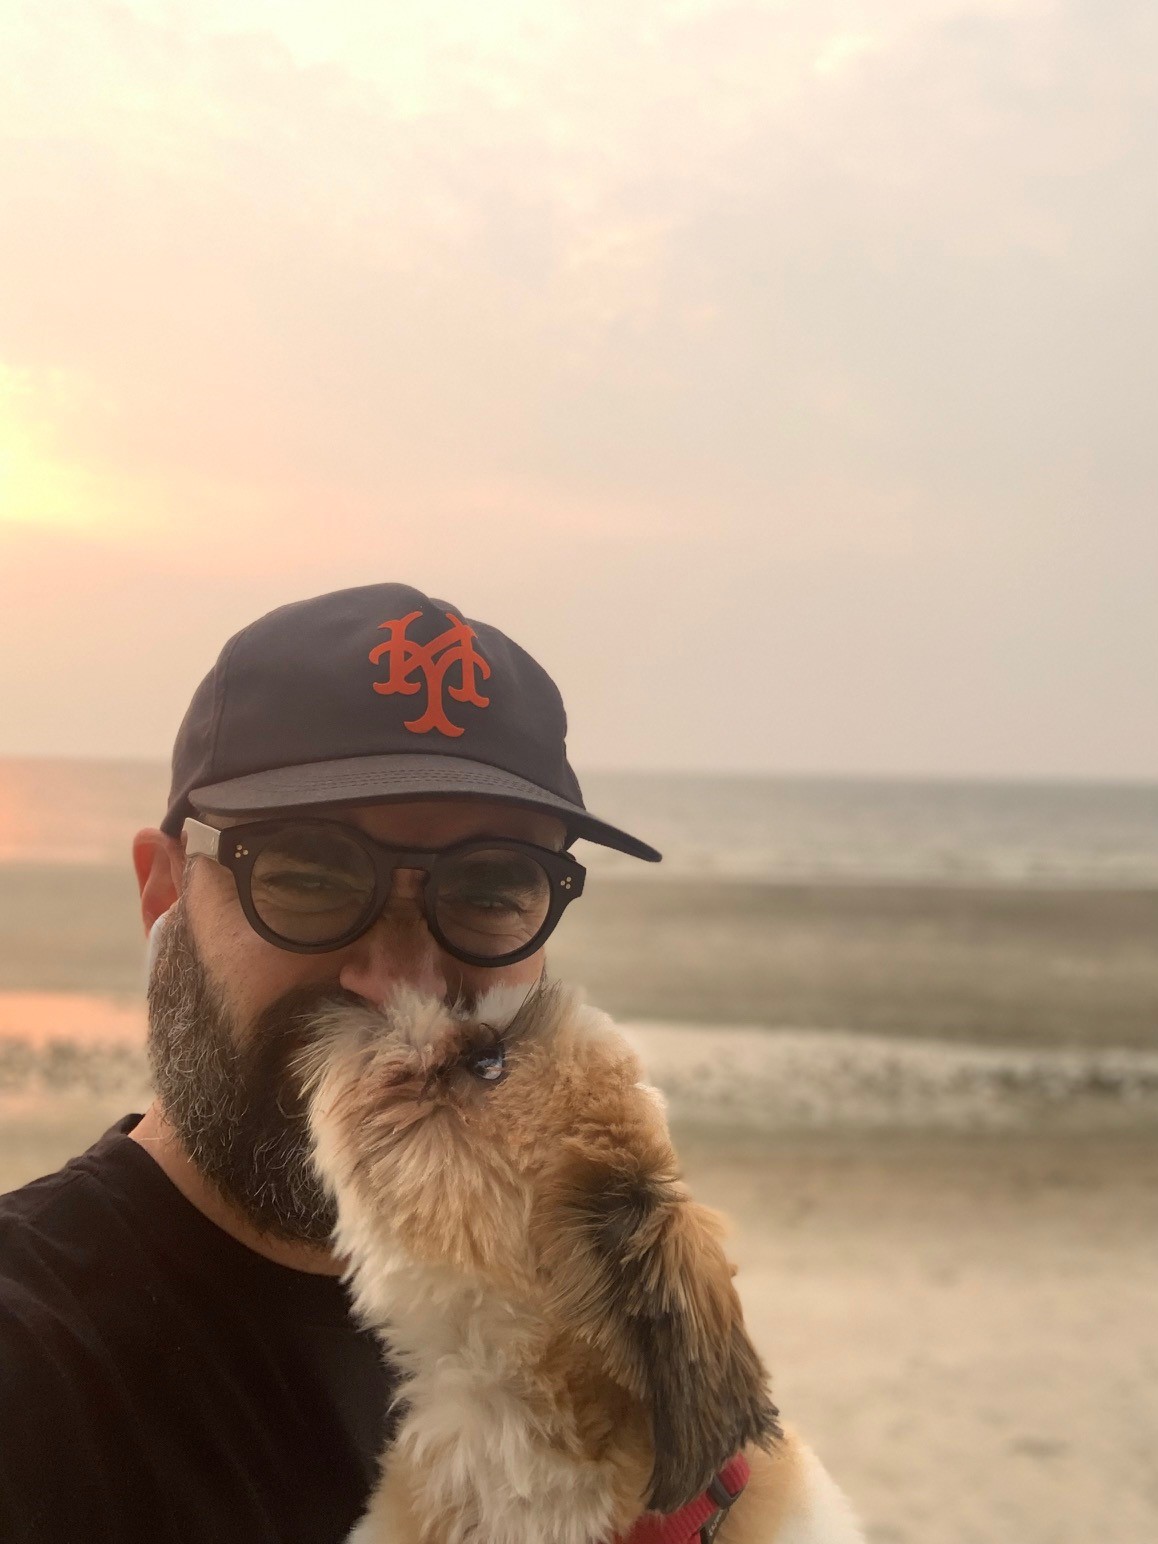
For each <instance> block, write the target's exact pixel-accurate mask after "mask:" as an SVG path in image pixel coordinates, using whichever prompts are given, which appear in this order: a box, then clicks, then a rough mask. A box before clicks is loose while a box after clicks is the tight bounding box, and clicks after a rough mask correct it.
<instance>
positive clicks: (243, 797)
mask: <svg viewBox="0 0 1158 1544" xmlns="http://www.w3.org/2000/svg"><path fill="white" fill-rule="evenodd" d="M455 797H458V798H463V797H466V798H477V799H498V800H500V801H503V802H505V803H508V804H518V805H521V806H522V807H523V808H525V809H533V810H542V811H544V813H546V814H548V815H558V816H559V817H560V819H562V820H563V822H564V823H565V825H566V827H567V835H568V839H569V840H572V841H573V840H575V839H576V838H577V837H583V838H585V839H586V840H587V841H589V842H596V843H597V844H598V845H599V846H600V847H612V848H614V849H615V851H616V852H625V853H628V854H629V855H630V856H631V857H633V858H642V859H643V860H644V862H645V863H658V862H659V861H660V858H661V856H662V854H660V853H658V852H657V851H656V849H655V848H654V847H649V846H648V844H647V843H646V842H641V841H639V840H638V838H636V837H634V836H629V835H628V833H627V832H626V831H621V830H619V828H618V827H617V826H612V825H608V823H607V822H606V821H605V820H597V819H596V818H595V816H594V815H590V814H588V812H587V811H586V810H585V809H583V808H582V806H581V805H578V804H573V803H572V802H571V801H570V800H569V799H564V798H561V797H560V796H559V795H558V794H555V793H552V792H551V791H550V790H549V789H547V788H540V787H539V785H538V784H537V783H530V782H528V781H527V780H526V778H523V777H516V776H515V774H514V773H513V772H504V771H503V770H502V768H501V767H492V766H488V765H487V764H486V763H485V762H481V761H468V760H467V759H466V758H465V757H462V756H407V755H391V756H354V757H349V758H347V759H345V760H342V761H314V762H309V763H308V764H306V765H304V766H297V767H275V768H274V769H273V770H271V771H269V772H251V773H249V774H248V775H247V776H246V777H235V778H231V779H229V781H228V782H224V783H211V784H209V785H208V786H207V787H205V788H194V789H193V791H192V792H191V793H190V795H189V802H190V803H191V804H194V805H196V807H197V808H198V809H199V810H200V811H201V812H202V813H204V814H206V815H230V816H234V815H265V814H272V813H274V812H277V813H281V812H283V811H286V810H312V809H316V808H318V807H319V806H322V805H326V806H333V805H344V804H389V803H393V802H396V801H398V800H400V799H438V798H455Z"/></svg>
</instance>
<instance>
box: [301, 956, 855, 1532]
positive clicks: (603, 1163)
mask: <svg viewBox="0 0 1158 1544" xmlns="http://www.w3.org/2000/svg"><path fill="white" fill-rule="evenodd" d="M315 1027H316V1031H317V1033H316V1035H315V1036H314V1037H313V1038H312V1040H311V1044H310V1046H309V1048H308V1050H307V1051H306V1052H305V1053H304V1054H303V1057H302V1061H301V1072H302V1076H303V1086H304V1089H305V1093H306V1097H307V1099H308V1108H309V1123H310V1131H311V1135H312V1138H313V1144H314V1161H315V1164H316V1166H317V1168H318V1171H319V1173H320V1174H321V1176H322V1178H323V1180H324V1182H325V1183H326V1185H327V1186H328V1188H329V1189H330V1190H331V1191H332V1193H333V1195H334V1197H335V1199H336V1202H337V1211H338V1224H337V1229H336V1232H335V1244H336V1247H337V1249H338V1251H339V1252H340V1254H341V1255H342V1256H343V1257H344V1258H345V1259H346V1261H347V1262H348V1280H349V1282H350V1284H351V1288H352V1291H353V1295H354V1300H355V1304H356V1307H357V1309H358V1311H359V1313H360V1314H361V1316H362V1317H363V1318H364V1319H365V1321H366V1322H367V1323H368V1324H370V1325H372V1326H373V1327H374V1328H375V1329H376V1330H377V1331H378V1332H379V1333H380V1334H381V1335H382V1337H383V1340H384V1342H385V1343H386V1345H387V1346H388V1350H389V1355H390V1358H391V1360H392V1361H393V1362H394V1363H395V1364H396V1366H397V1367H398V1369H399V1371H400V1375H401V1379H402V1382H401V1387H400V1393H399V1404H398V1407H397V1408H398V1422H397V1428H396V1430H395V1432H394V1436H393V1440H392V1442H391V1444H390V1446H389V1448H388V1450H387V1452H386V1453H385V1454H384V1455H383V1462H382V1472H381V1480H380V1483H379V1485H378V1488H377V1490H376V1491H375V1493H374V1496H373V1498H372V1501H371V1504H370V1507H369V1510H368V1512H367V1513H366V1515H365V1516H364V1518H363V1519H362V1521H361V1522H360V1523H359V1525H358V1527H357V1528H356V1530H355V1532H354V1534H353V1535H352V1536H351V1544H353V1541H357V1544H603V1541H609V1540H612V1539H618V1538H621V1537H623V1536H624V1535H627V1534H628V1533H629V1532H630V1531H631V1529H632V1527H633V1525H634V1524H636V1523H637V1521H638V1520H639V1519H640V1517H641V1514H643V1513H645V1512H649V1513H650V1512H658V1513H671V1512H674V1511H676V1510H677V1509H679V1508H681V1507H683V1506H684V1505H685V1504H686V1503H688V1502H689V1501H691V1500H692V1499H693V1498H696V1497H698V1496H700V1495H701V1493H703V1492H704V1491H705V1489H706V1488H707V1487H708V1486H709V1485H710V1484H711V1482H712V1480H713V1477H714V1476H715V1475H716V1474H717V1472H718V1471H719V1470H720V1469H721V1467H722V1466H723V1465H724V1464H725V1463H726V1461H727V1460H729V1459H730V1458H731V1457H732V1455H734V1454H736V1453H738V1452H741V1451H743V1452H744V1453H745V1455H746V1457H747V1460H748V1462H749V1464H750V1465H751V1470H752V1476H751V1480H750V1482H749V1484H748V1486H747V1488H746V1489H745V1490H744V1492H743V1494H742V1495H741V1496H740V1499H739V1500H738V1501H737V1502H736V1504H735V1505H734V1506H733V1507H732V1508H731V1510H730V1511H729V1512H728V1513H727V1516H726V1518H725V1519H724V1521H723V1524H722V1526H721V1527H720V1530H719V1534H718V1544H757V1541H759V1544H855V1541H857V1540H860V1538H861V1534H860V1532H859V1529H858V1528H857V1526H856V1524H855V1522H854V1521H853V1519H852V1516H851V1514H850V1513H849V1511H848V1509H847V1506H846V1504H845V1503H844V1501H843V1498H842V1497H841V1496H840V1494H839V1492H838V1491H837V1490H836V1487H835V1486H834V1485H833V1483H832V1481H831V1480H830V1479H829V1478H828V1476H827V1475H826V1474H825V1472H824V1470H823V1469H822V1468H821V1467H820V1465H819V1464H818V1463H817V1461H816V1460H815V1458H813V1457H812V1455H811V1453H810V1452H809V1451H808V1450H807V1449H806V1448H805V1447H803V1445H802V1444H800V1443H799V1442H798V1441H797V1440H796V1439H794V1438H793V1436H792V1435H791V1433H787V1434H786V1433H785V1432H783V1431H782V1430H781V1428H780V1425H779V1423H778V1420H777V1411H776V1409H775V1407H774V1406H773V1405H772V1403H771V1401H770V1399H769V1397H768V1393H767V1387H766V1376H765V1373H764V1370H763V1368H762V1367H761V1364H760V1361H759V1358H758V1357H757V1354H756V1352H755V1350H754V1348H753V1346H752V1344H751V1342H750V1340H749V1339H748V1336H747V1334H746V1332H745V1330H744V1325H743V1319H742V1316H741V1310H740V1303H739V1299H738V1298H737V1295H736V1292H735V1289H734V1287H733V1285H732V1270H731V1267H730V1266H729V1264H728V1261H727V1259H726V1257H725V1255H724V1252H723V1249H722V1247H721V1243H720V1239H721V1234H722V1226H721V1222H720V1219H719V1218H718V1217H717V1216H716V1215H715V1214H714V1213H712V1212H710V1211H708V1210H707V1209H706V1208H705V1207H703V1206H700V1205H698V1204H697V1203H696V1202H695V1201H694V1200H692V1198H691V1196H690V1195H689V1194H688V1192H687V1189H686V1187H685V1186H684V1184H683V1182H682V1181H681V1179H680V1173H679V1167H678V1163H677V1160H676V1155H675V1152H674V1150H673V1148H672V1144H671V1140H670V1137H669V1135H668V1130H667V1125H666V1121H665V1119H664V1110H663V1101H662V1098H661V1097H660V1096H659V1094H658V1093H657V1091H656V1090H655V1089H653V1088H650V1087H648V1085H647V1084H646V1083H644V1082H643V1080H642V1072H641V1068H640V1066H639V1063H638V1061H637V1059H636V1057H635V1055H634V1054H633V1052H632V1051H631V1049H630V1048H629V1046H628V1045H627V1044H626V1042H625V1041H624V1040H623V1038H622V1037H621V1036H620V1034H619V1033H618V1031H617V1030H616V1029H615V1028H614V1026H613V1025H612V1024H611V1022H610V1020H609V1019H607V1018H606V1017H605V1016H604V1015H603V1014H600V1013H598V1012H596V1011H595V1010H593V1009H591V1008H589V1007H586V1006H585V1005H583V1004H582V1002H581V1001H580V1000H579V999H578V998H577V997H576V995H575V994H574V993H572V992H570V991H568V990H567V989H565V988H562V987H559V986H551V987H547V988H541V989H538V990H536V991H534V992H533V993H532V994H531V996H530V997H529V998H526V999H525V1000H524V997H523V994H522V993H521V992H520V993H518V994H517V995H516V996H515V997H514V998H512V996H511V995H510V994H503V993H492V994H490V995H489V996H488V997H487V998H485V999H484V1000H483V1001H482V1002H481V1003H480V1004H479V1005H478V1006H477V1007H476V1009H475V1011H474V1012H473V1013H470V1014H468V1013H466V1012H458V1011H454V1010H451V1009H448V1008H447V1007H445V1006H444V1005H443V1004H441V1003H435V1002H432V1001H427V1000H423V999H421V998H418V997H416V996H413V995H410V994H407V993H402V994H400V995H399V996H398V997H397V998H396V999H395V1000H394V1001H393V1002H391V1003H389V1004H387V1005H385V1006H384V1007H383V1009H382V1010H381V1011H380V1012H379V1011H374V1010H371V1009H369V1008H367V1009H364V1010H363V1009H360V1008H357V1007H344V1008H335V1009H334V1010H333V1012H332V1013H330V1014H327V1015H326V1016H324V1017H323V1018H322V1019H321V1020H320V1021H319V1022H318V1024H317V1025H316V1026H315ZM641 1526H644V1527H646V1526H648V1524H646V1523H645V1524H642V1525H641Z"/></svg>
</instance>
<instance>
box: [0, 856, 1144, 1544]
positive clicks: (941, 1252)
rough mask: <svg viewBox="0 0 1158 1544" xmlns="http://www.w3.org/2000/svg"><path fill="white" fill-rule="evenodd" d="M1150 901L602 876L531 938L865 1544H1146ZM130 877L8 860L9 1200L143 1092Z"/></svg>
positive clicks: (1075, 893)
mask: <svg viewBox="0 0 1158 1544" xmlns="http://www.w3.org/2000/svg"><path fill="white" fill-rule="evenodd" d="M1156 938H1158V892H1155V891H1153V890H1143V889H1136V890H1127V889H1117V890H1111V889H1101V890H1099V889H1071V890H1066V889H1047V888H1041V889H1032V888H1024V887H1023V888H1018V889H1013V888H1004V889H1003V888H1001V887H999V886H990V887H972V888H968V887H956V886H938V885H930V884H923V883H922V884H889V885H884V884H862V883H823V884H821V883H792V884H788V883H785V884H775V885H772V884H755V883H747V882H742V881H737V880H732V881H727V882H724V881H709V880H705V879H700V880H695V881H692V880H686V879H681V878H674V879H667V880H664V881H657V882H654V883H651V882H648V881H646V880H622V879H619V878H615V879H614V880H607V881H606V882H603V881H601V882H600V883H597V884H594V885H593V886H592V888H591V893H590V894H589V896H587V897H585V899H584V902H583V905H582V907H576V908H574V909H573V911H572V913H571V915H570V916H569V917H568V919H567V925H566V926H565V927H564V928H562V929H560V931H559V933H558V934H557V935H556V938H555V939H554V940H553V942H552V947H551V951H550V965H551V969H552V971H553V972H554V973H555V974H556V975H558V976H561V977H564V978H567V979H571V980H575V981H578V982H582V983H583V984H584V985H585V987H586V988H587V991H588V995H589V996H590V997H591V999H592V1000H593V1001H596V1002H598V1003H599V1004H600V1005H602V1006H605V1007H607V1008H608V1009H609V1010H611V1011H612V1012H613V1013H614V1014H615V1015H616V1016H617V1017H618V1018H619V1019H620V1021H621V1022H623V1023H624V1024H625V1028H626V1029H627V1032H628V1033H629V1034H630V1035H631V1036H632V1037H633V1039H634V1041H635V1043H636V1045H637V1047H638V1049H639V1051H640V1053H641V1055H642V1057H643V1058H644V1061H645V1063H646V1065H647V1066H648V1068H649V1071H650V1074H651V1076H652V1077H653V1078H654V1080H655V1081H657V1082H658V1083H659V1084H660V1086H662V1087H663V1088H664V1090H665V1093H666V1095H667V1098H668V1103H669V1109H670V1112H671V1116H672V1120H673V1127H674V1129H675V1130H676V1133H677V1138H678V1141H679V1145H680V1149H681V1154H682V1156H683V1158H684V1161H685V1165H686V1169H687V1173H688V1176H689V1178H690V1180H691V1182H692V1184H693V1187H694V1188H695V1190H696V1192H697V1193H698V1194H699V1195H700V1197H701V1198H703V1199H704V1200H706V1201H708V1202H710V1203H711V1204H713V1205H716V1206H718V1207H720V1208H721V1209H722V1210H724V1211H725V1212H727V1213H728V1214H729V1216H730V1217H731V1219H732V1222H733V1237H732V1243H733V1249H734V1253H735V1255H736V1258H737V1259H738V1260H739V1262H740V1264H741V1273H740V1276H739V1278H738V1280H739V1283H740V1287H741V1291H742V1294H743V1297H744V1301H745V1305H746V1310H747V1313H748V1317H749V1320H750V1323H751V1325H752V1328H753V1331H754V1333H755V1336H756V1339H757V1341H758V1343H759V1344H760V1346H761V1349H762V1351H763V1352H764V1354H765V1356H766V1359H767V1361H768V1364H769V1366H770V1368H771V1369H772V1371H773V1378H774V1387H775V1392H776V1396H777V1398H778V1401H779V1403H780V1404H781V1406H782V1408H783V1410H784V1413H785V1415H786V1417H787V1418H788V1419H790V1420H792V1421H794V1422H795V1423H796V1424H797V1425H798V1426H799V1427H800V1429H801V1430H802V1431H803V1432H804V1433H805V1434H806V1435H807V1436H808V1437H809V1438H810V1439H811V1440H812V1441H813V1443H814V1444H815V1446H816V1447H817V1448H818V1450H819V1451H820V1453H821V1454H822V1455H823V1457H824V1458H825V1460H826V1461H827V1463H828V1464H829V1466H830V1467H831V1468H832V1470H833V1472H834V1473H835V1474H836V1475H837V1476H838V1477H839V1478H840V1480H841V1481H842V1482H843V1484H844V1485H845V1487H846V1488H847V1490H848V1491H849V1493H850V1495H851V1496H852V1497H853V1499H854V1500H855V1502H856V1504H857V1506H858V1507H859V1508H860V1510H861V1511H862V1513H863V1515H864V1517H865V1519H866V1522H867V1523H868V1525H869V1531H870V1537H871V1538H872V1540H873V1541H874V1544H1089V1541H1091V1540H1098V1541H1099V1544H1101V1541H1103V1540H1104V1541H1106V1544H1153V1541H1154V1540H1155V1538H1158V1478H1156V1477H1158V1466H1156V1465H1155V1463H1154V1460H1153V1454H1152V1448H1153V1438H1154V1434H1155V1432H1158V1315H1156V1314H1155V1312H1154V1303H1155V1301H1158V950H1156V948H1155V942H1154V941H1155V939H1156ZM142 953H143V951H142V944H141V937H140V926H139V920H138V917H137V913H136V905H135V894H134V887H133V884H132V879H131V876H130V875H129V873H128V872H127V869H125V870H122V869H119V868H112V867H108V866H105V865H102V864H77V865H73V866H66V865H52V864H27V865H8V866H5V867H2V868H0V1187H3V1188H8V1187H10V1186H12V1185H16V1184H19V1183H22V1182H23V1181H24V1180H26V1179H29V1178H31V1177H33V1176H34V1175H36V1174H38V1173H43V1172H46V1171H48V1170H50V1169H52V1168H54V1167H55V1166H56V1165H58V1164H59V1163H60V1162H62V1161H63V1160H64V1159H65V1158H66V1157H68V1156H69V1155H70V1154H72V1153H75V1152H77V1151H80V1150H81V1149H83V1148H84V1147H85V1146H87V1145H88V1143H89V1142H91V1141H92V1140H93V1139H94V1138H95V1137H96V1136H97V1135H99V1133H100V1132H101V1131H103V1130H104V1129H105V1128H106V1127H107V1125H109V1124H110V1123H111V1122H112V1121H113V1120H115V1119H116V1118H117V1117H118V1116H119V1115H121V1114H123V1113H124V1112H125V1111H127V1110H130V1109H140V1108H142V1106H143V1103H144V1102H145V1100H146V1099H147V1097H148V1090H147V1078H146V1073H145V1064H144V1056H143V1034H144V1018H143V1004H142Z"/></svg>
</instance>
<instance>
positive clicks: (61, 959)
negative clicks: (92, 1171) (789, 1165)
mask: <svg viewBox="0 0 1158 1544" xmlns="http://www.w3.org/2000/svg"><path fill="white" fill-rule="evenodd" d="M142 954H143V945H142V941H141V928H140V919H139V916H138V913H137V910H136V895H135V886H134V884H133V880H132V877H131V875H130V873H129V872H128V868H127V865H126V867H125V869H124V870H121V869H112V868H104V867H99V866H84V865H76V866H73V867H71V868H69V867H51V866H34V865H24V866H20V865H8V866H0V992H30V991H46V992H80V993H92V994H99V995H104V996H108V997H111V998H118V999H122V1000H128V1001H133V1000H138V1001H139V998H140V993H141V978H142V965H141V961H142ZM548 958H549V964H550V968H551V970H552V971H553V972H554V973H555V974H556V975H558V976H561V977H562V978H564V979H566V980H571V981H576V982H579V983H581V984H582V985H584V986H585V987H586V988H587V991H588V994H589V996H590V997H591V999H592V1000H593V1001H595V1002H598V1003H600V1004H601V1005H602V1006H604V1007H606V1008H607V1009H608V1010H609V1011H610V1012H612V1013H614V1014H615V1015H616V1016H617V1017H619V1018H626V1019H652V1020H661V1021H664V1022H679V1021H684V1022H692V1023H716V1024H747V1025H776V1026H789V1027H794V1028H804V1029H808V1028H821V1029H836V1030H847V1031H850V1032H853V1033H862V1032H863V1033H868V1034H878V1035H887V1036H894V1035H899V1036H916V1037H919V1038H932V1039H945V1040H957V1041H969V1042H975V1043H987V1044H1006V1045H1039V1046H1063V1045H1071V1046H1101V1045H1122V1046H1136V1047H1143V1046H1154V1047H1158V891H1153V890H1050V889H1040V890H1031V889H1002V888H998V887H990V888H975V887H974V888H964V887H962V888H956V887H938V886H929V885H904V884H896V885H858V884H790V885H766V884H746V883H739V882H721V881H713V880H710V879H704V880H684V879H670V880H665V879H661V878H659V877H658V876H657V877H656V878H655V879H654V880H646V879H645V880H623V879H609V878H602V879H600V878H593V880H592V882H591V885H590V887H589V890H588V893H587V894H585V895H584V897H583V899H582V901H581V902H580V903H579V904H578V905H577V906H574V907H572V908H571V911H570V912H569V913H568V915H567V916H566V917H565V919H564V922H563V924H562V925H561V927H560V928H559V930H558V931H557V933H556V934H555V936H554V938H553V939H552V941H551V945H550V948H549V951H548Z"/></svg>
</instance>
